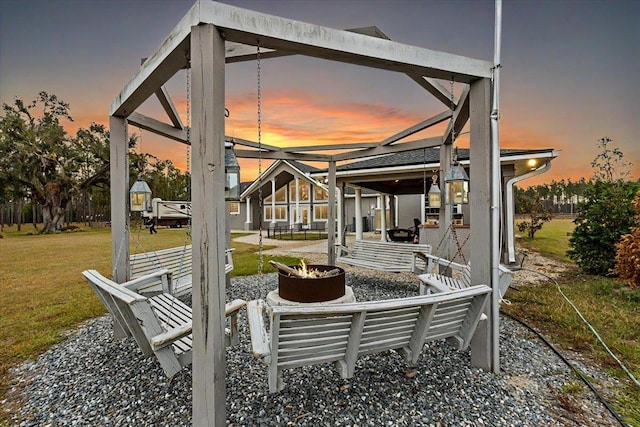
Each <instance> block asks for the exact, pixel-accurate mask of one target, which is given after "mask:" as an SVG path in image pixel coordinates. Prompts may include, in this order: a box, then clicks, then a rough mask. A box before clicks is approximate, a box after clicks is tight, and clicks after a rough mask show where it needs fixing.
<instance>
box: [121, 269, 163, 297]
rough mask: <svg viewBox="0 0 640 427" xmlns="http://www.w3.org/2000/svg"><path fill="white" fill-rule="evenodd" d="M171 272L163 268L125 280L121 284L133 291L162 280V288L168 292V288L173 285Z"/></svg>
mask: <svg viewBox="0 0 640 427" xmlns="http://www.w3.org/2000/svg"><path fill="white" fill-rule="evenodd" d="M171 274H172V273H171V271H169V270H167V269H166V268H162V269H160V270H156V271H153V272H151V273H149V274H145V275H144V276H140V277H138V278H136V279H133V280H129V281H128V282H124V283H122V284H121V286H123V287H125V288H127V289H129V290H132V291H137V290H138V289H140V288H142V287H144V286H147V285H152V284H155V283H157V282H158V280H160V282H161V283H162V290H163V292H165V293H166V290H168V289H170V286H171Z"/></svg>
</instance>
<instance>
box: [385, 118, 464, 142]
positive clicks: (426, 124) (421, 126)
mask: <svg viewBox="0 0 640 427" xmlns="http://www.w3.org/2000/svg"><path fill="white" fill-rule="evenodd" d="M451 114H452V113H451V110H449V111H443V112H442V113H440V114H437V115H435V116H433V117H430V118H428V119H426V120H423V121H421V122H420V123H416V124H415V125H413V126H411V127H409V128H407V129H405V130H403V131H401V132H398V133H397V134H395V135H392V136H390V137H389V138H387V139H385V140H383V141H382V142H380V145H390V144H393V143H394V142H396V141H399V140H401V139H403V138H406V137H407V136H410V135H413V134H414V133H418V132H420V131H423V130H425V129H427V128H430V127H431V126H434V125H437V124H438V123H441V122H444V121H445V120H447V119H449V118H451Z"/></svg>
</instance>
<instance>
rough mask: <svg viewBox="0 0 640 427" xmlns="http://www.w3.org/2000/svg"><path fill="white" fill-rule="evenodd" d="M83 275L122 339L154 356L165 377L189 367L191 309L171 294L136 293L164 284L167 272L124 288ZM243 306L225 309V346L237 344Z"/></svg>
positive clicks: (238, 303) (97, 275) (90, 274)
mask: <svg viewBox="0 0 640 427" xmlns="http://www.w3.org/2000/svg"><path fill="white" fill-rule="evenodd" d="M82 274H83V275H84V277H85V278H86V279H87V282H89V286H91V289H93V291H94V292H95V293H96V294H97V295H98V297H99V298H100V300H101V301H102V303H103V304H104V305H105V307H107V310H108V311H109V313H110V314H111V316H112V317H113V320H114V322H117V323H118V324H119V325H120V326H121V328H122V331H124V333H125V336H132V337H133V338H134V339H135V341H136V343H137V344H138V346H139V347H140V349H141V350H142V353H143V354H144V355H145V356H146V357H148V356H151V355H152V354H154V355H155V356H156V358H157V359H158V362H160V366H162V370H163V371H164V373H165V374H166V375H167V377H169V378H171V377H173V376H174V375H175V374H176V373H177V372H179V371H180V370H181V369H182V368H183V367H185V366H188V365H190V364H191V361H192V354H191V347H192V336H191V327H192V319H191V307H189V306H188V305H186V304H184V303H182V302H181V301H180V300H178V299H177V298H176V297H174V296H173V295H170V294H159V295H156V296H154V297H151V298H147V297H145V296H142V295H140V294H139V293H137V292H136V290H137V289H138V288H140V287H143V288H144V287H146V286H148V285H149V283H154V282H157V281H167V280H168V276H169V275H170V272H169V271H168V270H166V269H163V270H157V271H154V272H152V273H150V274H148V275H145V276H142V277H139V278H138V279H134V280H131V281H129V282H126V283H123V284H117V283H115V282H113V281H111V280H109V279H107V278H106V277H104V276H103V275H101V274H100V273H98V272H97V271H95V270H86V271H83V272H82ZM244 305H245V301H243V300H239V299H238V300H234V301H232V302H230V303H228V304H226V306H225V314H226V316H227V317H228V327H227V328H226V330H225V345H233V344H236V343H237V342H238V319H237V316H238V312H239V310H240V309H241V308H242V307H244Z"/></svg>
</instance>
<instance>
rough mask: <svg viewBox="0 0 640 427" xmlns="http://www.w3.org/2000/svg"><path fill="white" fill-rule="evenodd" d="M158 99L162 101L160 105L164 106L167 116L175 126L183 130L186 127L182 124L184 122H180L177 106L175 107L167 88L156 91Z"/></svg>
mask: <svg viewBox="0 0 640 427" xmlns="http://www.w3.org/2000/svg"><path fill="white" fill-rule="evenodd" d="M156 98H158V101H160V105H162V108H163V109H164V111H165V113H167V116H169V120H170V121H171V123H172V124H173V126H174V127H176V128H179V129H183V128H184V126H183V124H182V120H180V115H179V114H178V110H176V107H175V105H173V101H171V96H169V91H167V88H166V87H165V86H164V85H163V86H162V87H161V88H160V89H158V90H157V91H156Z"/></svg>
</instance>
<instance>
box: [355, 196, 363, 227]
mask: <svg viewBox="0 0 640 427" xmlns="http://www.w3.org/2000/svg"><path fill="white" fill-rule="evenodd" d="M355 191H356V240H362V238H363V235H362V189H361V188H360V187H358V188H356V189H355Z"/></svg>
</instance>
